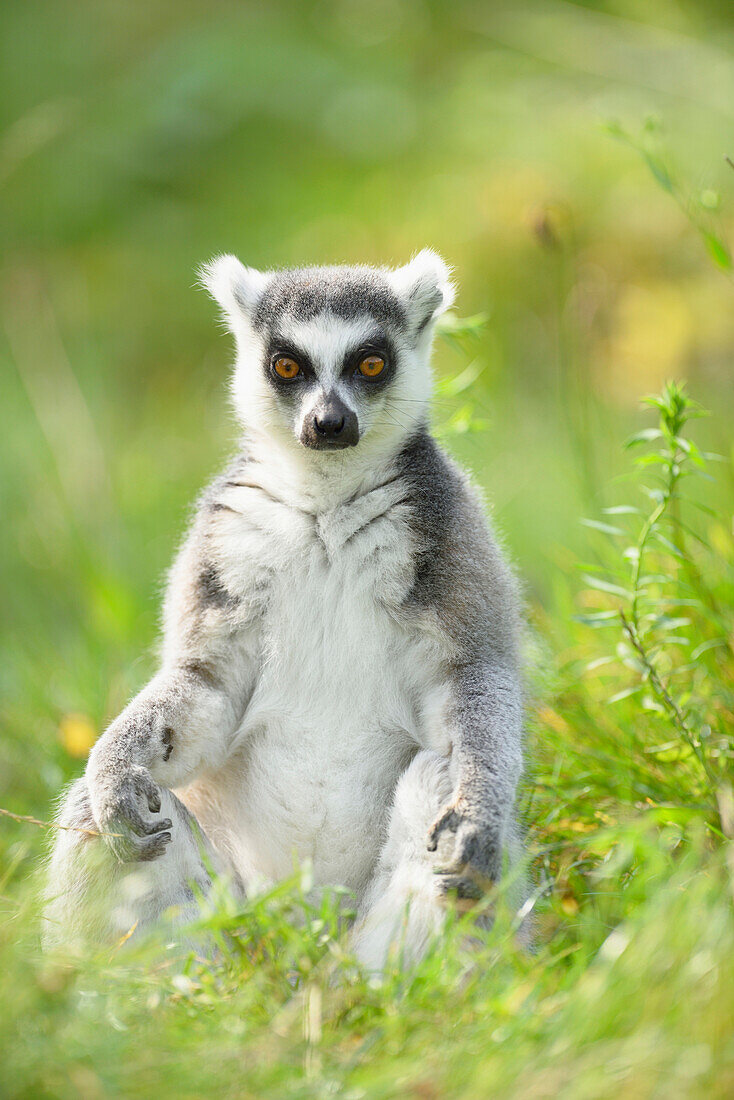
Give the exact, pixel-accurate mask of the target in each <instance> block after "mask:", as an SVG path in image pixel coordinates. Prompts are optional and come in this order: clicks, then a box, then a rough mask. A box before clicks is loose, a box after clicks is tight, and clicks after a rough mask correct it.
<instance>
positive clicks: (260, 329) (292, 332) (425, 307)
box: [201, 249, 453, 453]
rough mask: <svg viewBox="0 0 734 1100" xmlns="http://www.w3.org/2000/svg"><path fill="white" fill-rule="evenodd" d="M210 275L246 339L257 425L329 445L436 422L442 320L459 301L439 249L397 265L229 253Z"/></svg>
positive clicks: (390, 435)
mask: <svg viewBox="0 0 734 1100" xmlns="http://www.w3.org/2000/svg"><path fill="white" fill-rule="evenodd" d="M201 277H202V281H203V283H204V285H205V286H206V287H207V289H208V290H209V292H210V293H211V295H212V297H213V298H214V299H215V300H216V301H217V302H218V303H219V305H220V306H221V308H222V311H223V316H224V319H225V321H226V324H227V327H228V328H229V329H230V331H231V332H232V333H233V335H234V337H235V341H236V344H237V366H236V370H235V374H234V379H233V394H234V402H235V407H236V410H237V413H238V415H239V417H240V418H241V420H242V421H243V423H244V424H245V426H246V427H247V428H248V429H249V430H251V431H253V432H255V433H258V434H262V433H265V434H267V435H268V436H270V437H271V438H272V437H275V438H277V439H278V440H279V441H281V442H284V443H286V444H287V445H289V446H290V447H293V446H295V447H307V448H309V449H310V450H312V451H320V452H327V453H329V452H335V451H341V450H345V449H346V448H354V447H358V446H359V444H360V443H361V441H362V440H364V439H365V437H366V438H368V439H370V440H373V441H374V442H375V443H376V444H377V445H380V444H382V445H389V444H390V442H391V441H392V440H395V439H396V438H401V437H404V436H405V434H406V432H409V431H410V430H411V429H412V427H413V426H414V425H415V424H416V423H418V422H419V421H421V420H423V419H424V418H425V415H426V408H427V404H428V400H429V397H430V370H429V355H430V345H431V336H432V329H433V323H434V321H435V319H436V318H437V317H438V315H439V314H440V313H442V312H443V310H445V309H446V308H447V307H448V306H449V305H450V304H451V302H452V300H453V288H452V286H451V283H450V281H449V271H448V269H447V267H446V265H445V264H444V262H443V260H442V259H441V258H440V257H439V256H437V255H436V253H435V252H431V251H430V250H428V249H426V250H424V251H423V252H420V253H419V254H418V255H417V256H416V257H415V258H414V259H413V260H411V262H410V263H409V264H407V265H406V266H405V267H400V268H397V269H396V270H389V269H386V268H372V267H312V268H299V269H296V270H291V271H275V272H260V271H255V270H254V269H253V268H250V267H244V266H243V264H241V263H240V261H239V260H238V259H236V257H234V256H219V257H218V258H216V259H214V260H212V262H211V263H209V264H207V265H206V266H205V267H204V268H203V269H202V272H201Z"/></svg>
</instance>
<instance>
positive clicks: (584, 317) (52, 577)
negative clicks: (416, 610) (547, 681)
mask: <svg viewBox="0 0 734 1100" xmlns="http://www.w3.org/2000/svg"><path fill="white" fill-rule="evenodd" d="M651 119H656V120H659V121H657V122H652V121H650V120H651ZM615 120H616V121H617V122H618V123H620V124H621V125H622V126H623V127H625V128H626V129H627V130H628V132H629V133H630V134H632V135H634V139H635V141H639V142H641V143H642V145H643V147H644V149H645V150H648V152H649V150H653V153H651V154H650V153H649V156H652V157H653V166H654V165H656V164H659V163H661V162H664V163H666V164H667V165H668V166H669V170H670V173H671V178H672V179H673V180H674V181H675V184H674V187H673V191H674V194H669V193H666V191H665V189H664V188H661V187H660V185H659V180H656V179H655V176H654V173H652V172H651V171H650V170H649V164H647V163H646V161H645V156H644V155H640V154H639V151H637V152H636V151H635V150H634V149H633V148H631V147H630V146H629V145H628V144H625V142H621V141H619V140H616V139H615V138H614V136H612V135H610V133H609V132H608V129H607V128H605V127H606V124H608V123H609V122H610V121H615ZM733 123H734V11H733V10H732V6H731V4H728V3H702V2H692V0H679V2H674V0H610V2H608V3H597V4H576V3H563V2H558V0H544V2H529V3H504V2H499V3H481V2H477V0H473V2H469V0H453V2H451V3H438V2H430V0H320V2H301V3H288V2H284V0H271V2H270V3H268V4H263V3H252V2H248V0H245V2H236V3H235V2H223V0H217V2H209V3H203V2H201V0H177V2H175V3H173V2H171V0H148V2H146V3H120V2H119V0H94V2H90V0H74V2H66V0H53V2H38V0H25V2H23V3H21V2H15V3H14V2H6V3H5V4H4V5H3V6H2V9H0V372H1V373H0V410H1V415H2V438H1V439H0V448H1V454H0V509H1V515H2V535H1V536H0V588H1V591H2V632H1V633H2V641H1V645H2V649H1V650H0V693H1V695H2V705H3V733H2V737H1V739H0V804H2V805H4V806H6V807H9V808H11V809H14V810H16V811H18V812H33V813H37V814H40V815H41V816H44V817H46V816H48V814H49V813H50V809H49V804H50V801H51V799H52V797H53V796H54V795H55V794H56V792H57V791H58V788H59V786H60V784H61V782H62V781H63V780H64V779H65V778H68V777H69V776H70V775H72V774H74V773H75V772H77V771H78V770H79V769H80V767H81V764H80V759H81V758H82V757H83V756H84V754H85V752H86V749H87V748H88V744H89V741H90V740H91V738H92V737H93V736H94V735H95V734H96V732H98V731H99V729H100V728H101V727H103V726H104V724H105V723H106V721H108V720H109V719H110V717H111V716H112V715H113V714H114V713H115V712H116V711H118V710H119V709H120V707H121V706H122V705H123V704H124V702H125V701H126V699H127V697H128V696H129V694H130V692H131V691H132V690H134V689H135V688H136V687H138V686H139V685H140V684H141V683H142V681H143V680H144V678H145V676H146V675H147V673H148V671H149V670H150V669H151V668H152V665H153V661H154V643H155V636H156V628H157V616H158V605H159V596H160V589H161V582H162V579H163V577H164V575H165V570H166V568H167V566H168V564H169V562H170V560H171V557H172V553H173V551H174V548H175V546H176V544H177V542H178V540H179V539H180V537H181V533H182V531H183V528H184V525H185V523H186V518H187V514H188V509H189V506H190V503H191V501H192V499H193V498H194V496H195V495H196V493H197V492H198V490H199V489H200V488H201V486H202V485H203V484H204V483H205V482H206V480H207V479H208V478H209V477H210V476H212V475H213V474H214V472H215V471H216V470H217V468H218V467H219V465H220V464H221V463H222V461H223V460H224V458H225V456H226V455H227V454H228V453H229V452H230V451H231V450H232V448H233V447H234V445H235V442H236V429H235V426H234V422H233V419H232V417H231V415H230V412H229V409H228V406H227V397H226V383H227V378H228V373H229V365H230V361H231V346H230V340H229V338H228V337H227V336H226V335H225V334H223V333H222V332H221V329H220V328H219V326H218V324H217V322H216V320H215V310H214V307H213V305H212V303H211V302H210V301H209V300H208V299H207V298H206V296H205V294H204V293H203V292H202V291H200V290H199V289H197V288H196V286H195V269H196V267H197V265H198V264H199V263H200V262H202V261H203V260H205V259H207V258H208V257H210V256H211V255H212V254H213V253H215V252H217V251H222V250H226V251H234V252H236V253H237V254H238V255H239V256H240V257H241V258H242V259H243V260H244V261H245V262H247V263H248V264H252V265H255V266H261V267H269V266H279V265H289V264H303V263H321V262H335V261H344V262H353V261H369V262H375V263H393V262H394V263H402V262H404V261H405V260H407V258H408V257H409V256H410V254H411V253H412V252H414V251H415V250H417V249H419V248H421V247H423V246H424V245H427V244H428V245H431V246H433V247H435V248H437V249H439V250H440V251H441V252H442V254H443V255H444V256H445V257H446V258H447V259H448V260H449V262H450V263H452V264H453V265H455V269H456V276H457V280H458V283H459V286H460V295H459V299H458V310H459V312H460V313H461V314H464V315H473V314H476V313H479V312H486V313H487V314H488V323H487V326H486V328H485V329H484V330H483V333H482V335H481V336H480V337H479V338H478V339H476V340H474V341H469V343H468V346H467V347H465V348H464V350H463V351H462V352H461V353H460V354H459V353H457V352H456V350H455V349H452V348H451V347H450V346H449V345H448V344H446V343H443V342H441V343H440V344H439V346H438V348H437V364H438V370H439V373H440V374H442V375H444V376H447V377H450V376H453V375H456V374H457V373H459V372H460V371H462V370H463V369H464V368H465V367H466V364H467V356H468V357H469V359H471V360H472V361H474V360H476V368H475V369H476V371H479V373H478V377H477V379H476V381H475V382H474V383H473V385H472V387H471V388H470V390H468V391H465V392H463V393H460V394H458V395H455V396H452V395H451V393H450V392H448V393H444V394H443V395H442V397H441V401H440V403H438V404H437V407H436V414H435V415H436V421H437V423H438V424H439V426H442V427H444V428H445V429H447V431H446V435H445V438H446V441H447V443H448V445H449V446H450V447H451V448H452V450H453V451H454V452H455V453H456V454H457V455H458V456H459V457H460V458H461V459H462V461H464V462H465V463H467V464H468V466H469V467H470V468H471V469H472V470H473V471H474V473H475V475H476V477H477V479H478V480H479V482H480V483H481V484H482V485H483V486H485V488H486V490H487V493H488V496H489V498H490V499H491V500H492V501H493V503H494V509H495V515H496V519H497V522H498V525H499V527H500V529H501V530H502V531H503V532H504V534H505V538H506V542H507V545H508V547H509V549H510V551H511V553H512V555H513V556H514V558H515V560H516V562H517V564H518V566H519V569H520V572H521V575H522V577H523V579H524V581H525V583H526V591H527V597H528V602H529V605H530V608H531V615H533V616H535V617H537V616H538V615H543V614H545V613H549V614H552V612H553V610H554V607H555V606H556V601H557V599H558V587H559V584H562V585H563V586H567V584H568V574H569V569H570V563H571V562H572V560H573V556H574V554H576V553H580V552H582V551H583V548H584V546H585V542H586V536H585V534H584V530H583V528H582V527H580V525H579V522H578V520H579V517H580V516H581V515H583V514H590V513H592V512H596V511H598V508H599V507H600V506H601V504H602V503H604V502H605V499H606V498H603V493H604V486H605V485H607V484H608V481H609V478H610V476H612V475H614V474H615V472H617V471H619V470H620V469H621V468H622V465H623V461H624V460H623V458H622V455H621V451H620V446H619V444H620V440H621V439H622V438H623V437H624V434H625V432H627V431H628V430H631V429H632V428H636V427H639V426H640V425H641V424H642V423H644V422H645V421H643V420H641V418H640V414H639V412H638V404H637V402H638V398H639V396H640V395H641V394H643V393H645V392H648V391H649V390H651V389H656V388H658V387H659V384H660V383H661V381H662V380H663V379H664V378H665V377H668V376H686V377H688V378H689V379H690V383H691V390H692V392H693V394H694V395H695V396H696V397H697V398H698V399H699V400H700V401H701V402H702V403H704V404H705V405H708V406H709V407H711V408H713V409H714V410H715V413H716V415H715V417H713V418H712V419H711V420H709V421H707V422H706V424H705V425H702V427H701V429H700V431H698V429H697V434H698V438H699V440H700V441H703V442H704V443H705V444H710V445H712V446H713V447H714V448H716V449H719V450H725V451H726V450H727V448H728V447H729V445H730V444H729V437H730V424H731V416H732V411H734V410H733V406H734V392H733V387H732V384H731V383H732V371H731V359H732V350H733V349H734V311H733V310H732V302H733V301H734V299H733V298H732V286H731V278H730V275H729V273H728V272H727V271H726V270H717V268H716V266H715V265H714V264H712V263H711V261H710V256H708V255H707V254H706V242H705V240H703V239H702V232H708V231H709V229H710V230H711V231H712V232H715V233H716V235H717V240H720V241H725V240H726V237H727V233H728V232H729V235H730V236H732V234H731V232H730V231H731V230H732V229H733V228H734V227H733V226H732V209H733V208H734V199H733V196H734V170H732V168H731V167H730V166H729V165H727V164H726V162H725V159H724V157H725V154H727V153H732V154H734V133H733V132H732V124H733ZM727 142H728V144H727ZM658 176H660V172H659V171H658ZM663 182H665V181H663ZM720 259H721V257H720ZM720 266H723V268H726V266H727V258H726V253H725V254H724V257H723V260H722V263H721V264H720ZM479 368H481V371H480V370H479ZM467 403H468V405H469V411H470V412H471V414H472V415H473V416H474V417H475V418H477V419H479V420H482V421H483V420H487V421H488V427H487V428H486V430H483V431H481V432H477V431H471V430H469V431H462V430H461V429H462V427H465V426H466V421H467V415H466V411H465V409H464V406H466V405H467ZM727 476H731V475H730V474H729V475H727V473H726V470H724V472H723V473H722V478H723V479H724V481H725V480H726V477H727ZM717 491H719V490H717V489H714V490H712V492H713V494H714V499H713V500H712V503H715V502H716V501H715V498H716V493H717ZM721 491H723V487H722V490H721ZM69 715H71V716H72V718H71V719H70V718H69ZM74 715H81V716H82V717H81V718H74V717H73V716H74ZM3 835H4V836H5V837H6V839H10V838H12V837H16V836H18V835H19V833H18V832H16V827H15V826H12V825H10V824H8V826H7V830H3Z"/></svg>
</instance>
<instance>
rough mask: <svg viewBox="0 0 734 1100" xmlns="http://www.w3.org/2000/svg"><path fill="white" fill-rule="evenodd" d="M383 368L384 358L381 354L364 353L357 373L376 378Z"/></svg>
mask: <svg viewBox="0 0 734 1100" xmlns="http://www.w3.org/2000/svg"><path fill="white" fill-rule="evenodd" d="M384 369H385V360H384V359H383V358H382V356H381V355H365V357H364V359H363V360H362V361H361V362H360V364H359V373H360V374H363V375H364V377H365V378H377V375H378V374H382V372H383V371H384Z"/></svg>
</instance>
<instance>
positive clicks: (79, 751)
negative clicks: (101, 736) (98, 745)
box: [59, 714, 97, 759]
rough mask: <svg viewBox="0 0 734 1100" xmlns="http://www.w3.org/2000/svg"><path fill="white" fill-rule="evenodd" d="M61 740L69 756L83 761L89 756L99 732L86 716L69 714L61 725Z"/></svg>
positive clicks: (62, 720)
mask: <svg viewBox="0 0 734 1100" xmlns="http://www.w3.org/2000/svg"><path fill="white" fill-rule="evenodd" d="M59 738H60V740H61V744H62V745H63V746H64V748H65V749H66V751H67V752H68V754H69V756H74V757H77V758H78V759H82V758H84V757H86V756H88V755H89V750H90V749H91V747H92V745H93V744H94V742H95V741H96V740H97V731H96V729H95V728H94V726H93V725H92V723H91V721H90V720H89V718H87V716H86V714H67V715H65V716H64V717H63V718H62V719H61V721H60V723H59Z"/></svg>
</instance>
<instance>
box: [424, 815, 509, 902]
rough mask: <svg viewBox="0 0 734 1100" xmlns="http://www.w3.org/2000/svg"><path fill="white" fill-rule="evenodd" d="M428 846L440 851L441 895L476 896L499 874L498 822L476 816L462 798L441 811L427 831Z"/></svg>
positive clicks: (500, 862)
mask: <svg viewBox="0 0 734 1100" xmlns="http://www.w3.org/2000/svg"><path fill="white" fill-rule="evenodd" d="M439 844H440V849H439ZM427 847H428V851H429V852H438V853H439V861H440V862H439V864H438V866H437V869H436V874H437V876H438V882H439V889H440V890H441V892H442V893H444V894H451V893H453V894H455V895H456V896H457V897H458V898H460V899H476V898H479V897H481V896H482V894H483V893H484V892H485V891H486V889H487V888H488V887H489V886H490V885H491V884H492V883H493V882H496V881H497V879H498V878H499V877H500V871H501V869H502V844H501V838H500V835H499V832H498V828H497V821H496V820H492V819H491V818H489V817H486V818H482V817H479V816H478V815H477V814H476V813H475V812H472V810H471V809H470V808H469V807H468V806H466V805H465V804H464V803H463V802H462V799H461V798H458V799H456V800H455V801H454V802H451V803H450V804H449V805H448V806H445V807H444V809H443V810H442V811H441V813H440V814H439V816H438V817H437V819H436V821H435V822H434V823H433V825H432V826H431V828H430V829H429V831H428V842H427Z"/></svg>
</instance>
